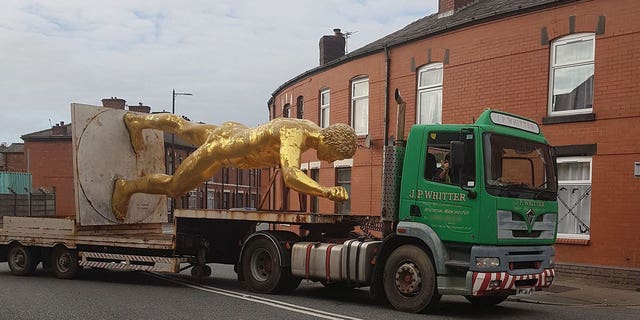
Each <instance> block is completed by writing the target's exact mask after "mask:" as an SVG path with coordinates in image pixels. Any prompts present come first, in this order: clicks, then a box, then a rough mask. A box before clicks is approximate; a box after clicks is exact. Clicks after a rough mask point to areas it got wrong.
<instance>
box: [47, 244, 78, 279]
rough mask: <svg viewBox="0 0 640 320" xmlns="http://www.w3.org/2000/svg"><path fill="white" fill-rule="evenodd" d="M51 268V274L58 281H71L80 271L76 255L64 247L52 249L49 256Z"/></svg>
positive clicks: (73, 251)
mask: <svg viewBox="0 0 640 320" xmlns="http://www.w3.org/2000/svg"><path fill="white" fill-rule="evenodd" d="M51 267H52V271H53V274H54V275H55V276H56V277H57V278H59V279H72V278H73V277H75V276H76V274H77V273H78V271H79V270H80V266H79V265H78V253H77V252H76V251H75V250H69V249H67V248H66V247H64V246H58V247H55V248H53V252H52V254H51Z"/></svg>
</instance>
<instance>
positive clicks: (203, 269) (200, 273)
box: [191, 265, 211, 278]
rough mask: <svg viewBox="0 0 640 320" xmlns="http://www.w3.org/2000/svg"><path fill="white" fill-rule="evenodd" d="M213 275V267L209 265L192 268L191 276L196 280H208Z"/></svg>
mask: <svg viewBox="0 0 640 320" xmlns="http://www.w3.org/2000/svg"><path fill="white" fill-rule="evenodd" d="M210 275H211V267H209V266H208V265H195V266H193V268H191V276H192V277H195V278H206V277H208V276H210Z"/></svg>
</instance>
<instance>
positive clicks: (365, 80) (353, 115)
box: [351, 77, 369, 136]
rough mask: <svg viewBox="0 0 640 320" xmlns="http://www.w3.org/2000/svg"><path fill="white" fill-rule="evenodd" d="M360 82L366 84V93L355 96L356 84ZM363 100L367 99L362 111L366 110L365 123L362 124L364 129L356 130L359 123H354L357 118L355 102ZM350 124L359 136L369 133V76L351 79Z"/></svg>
mask: <svg viewBox="0 0 640 320" xmlns="http://www.w3.org/2000/svg"><path fill="white" fill-rule="evenodd" d="M362 83H366V84H367V94H366V95H360V96H356V90H355V87H356V85H358V84H362ZM364 100H366V101H367V104H366V106H365V107H364V109H363V110H362V111H363V112H366V120H365V123H364V124H362V126H363V127H364V129H363V130H360V131H358V130H359V127H360V125H358V124H357V123H356V119H357V118H359V117H356V113H355V108H356V102H358V101H364ZM351 126H352V127H353V128H354V129H355V130H356V134H357V135H359V136H361V135H367V134H369V77H366V78H358V79H355V80H353V81H351Z"/></svg>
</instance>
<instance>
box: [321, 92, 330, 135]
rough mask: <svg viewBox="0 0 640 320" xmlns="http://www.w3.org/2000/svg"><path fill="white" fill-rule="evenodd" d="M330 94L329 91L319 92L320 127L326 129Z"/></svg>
mask: <svg viewBox="0 0 640 320" xmlns="http://www.w3.org/2000/svg"><path fill="white" fill-rule="evenodd" d="M330 98H331V96H330V92H329V90H323V91H321V92H320V127H321V128H326V127H328V126H329V111H330V110H331V109H330V108H329V107H330V102H331V100H330Z"/></svg>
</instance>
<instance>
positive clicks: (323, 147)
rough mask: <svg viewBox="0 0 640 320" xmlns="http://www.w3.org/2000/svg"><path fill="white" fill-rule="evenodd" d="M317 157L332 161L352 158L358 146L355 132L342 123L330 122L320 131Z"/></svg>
mask: <svg viewBox="0 0 640 320" xmlns="http://www.w3.org/2000/svg"><path fill="white" fill-rule="evenodd" d="M320 135H321V142H320V143H319V144H318V159H320V160H325V161H329V162H333V161H336V160H342V159H349V158H352V157H353V155H354V154H355V153H356V149H357V148H358V143H357V137H356V132H355V130H353V128H352V127H350V126H348V125H346V124H344V123H336V124H332V125H330V126H328V127H326V128H324V129H322V131H320Z"/></svg>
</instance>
